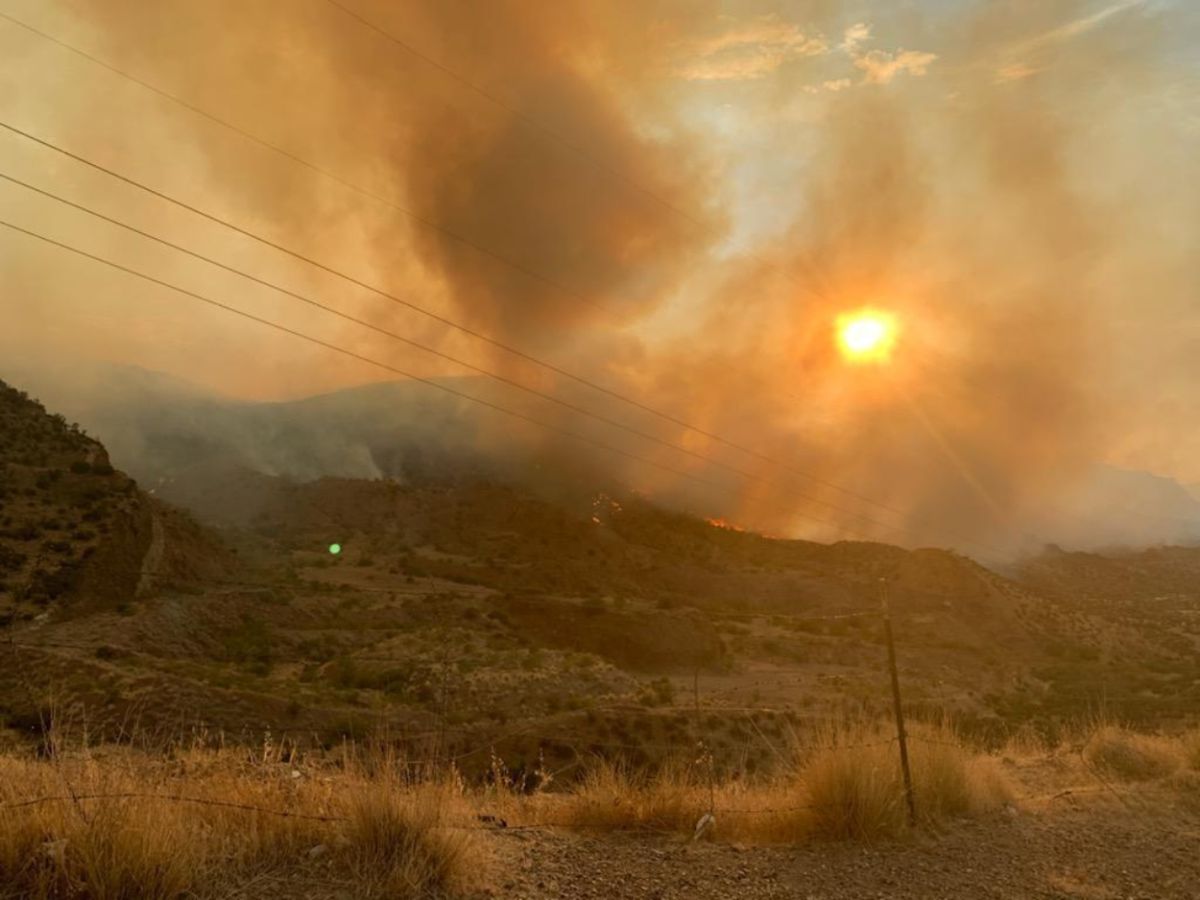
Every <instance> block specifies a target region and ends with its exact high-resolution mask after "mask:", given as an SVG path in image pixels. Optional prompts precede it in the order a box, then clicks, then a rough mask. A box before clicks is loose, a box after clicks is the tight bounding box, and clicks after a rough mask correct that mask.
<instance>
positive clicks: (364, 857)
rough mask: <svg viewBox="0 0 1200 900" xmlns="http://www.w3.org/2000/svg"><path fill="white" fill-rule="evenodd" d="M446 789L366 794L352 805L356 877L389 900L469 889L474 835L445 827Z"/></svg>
mask: <svg viewBox="0 0 1200 900" xmlns="http://www.w3.org/2000/svg"><path fill="white" fill-rule="evenodd" d="M444 794H445V791H444V789H440V788H433V789H428V790H416V791H409V792H407V793H401V792H397V791H379V790H370V789H366V790H362V791H360V792H359V793H358V794H357V795H356V796H354V797H353V799H352V800H351V801H350V803H349V809H348V814H349V815H348V818H349V821H348V823H347V826H346V839H347V840H348V841H349V845H348V848H347V850H348V854H349V858H350V865H351V868H352V870H353V872H354V876H355V878H356V879H357V880H358V882H359V884H360V885H363V886H373V887H376V888H377V889H378V891H379V893H381V894H382V895H383V896H387V897H429V896H441V895H444V894H446V893H449V892H453V891H455V890H457V889H459V888H463V887H466V886H467V883H468V881H469V879H468V877H467V875H468V873H469V872H470V871H471V867H472V863H473V862H474V861H475V860H477V858H478V852H479V847H478V843H477V841H476V838H475V835H474V834H473V833H472V832H471V831H469V830H466V829H465V828H460V829H454V828H446V827H443V824H444V822H443V820H444V817H445V811H444V804H446V803H453V802H455V800H456V798H455V797H452V796H444Z"/></svg>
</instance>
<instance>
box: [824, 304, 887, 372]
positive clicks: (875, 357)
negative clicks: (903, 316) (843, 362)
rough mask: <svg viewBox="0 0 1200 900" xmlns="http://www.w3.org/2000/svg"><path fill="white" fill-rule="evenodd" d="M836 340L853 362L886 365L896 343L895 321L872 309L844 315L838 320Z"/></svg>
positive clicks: (843, 352)
mask: <svg viewBox="0 0 1200 900" xmlns="http://www.w3.org/2000/svg"><path fill="white" fill-rule="evenodd" d="M837 339H838V345H839V346H840V347H841V350H842V355H843V356H845V357H846V359H848V360H849V361H850V362H886V361H887V360H888V358H889V357H890V356H891V353H892V347H893V345H894V344H895V343H896V319H895V317H894V316H893V315H891V314H890V313H885V312H879V311H878V310H873V309H860V310H856V311H854V312H851V313H845V314H843V315H840V316H838V319H837Z"/></svg>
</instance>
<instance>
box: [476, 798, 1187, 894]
mask: <svg viewBox="0 0 1200 900" xmlns="http://www.w3.org/2000/svg"><path fill="white" fill-rule="evenodd" d="M1079 803H1080V801H1077V800H1074V799H1073V798H1065V799H1064V800H1059V801H1057V802H1056V803H1055V804H1054V805H1053V807H1051V806H1049V805H1048V806H1046V807H1045V808H1043V809H1038V810H1024V811H1020V812H1017V811H1016V810H1009V811H1006V812H1005V813H1003V814H1000V815H997V816H995V817H993V818H991V819H988V820H983V821H978V822H963V823H957V824H955V825H954V826H953V829H952V830H951V831H949V832H947V833H945V834H942V835H924V836H920V837H917V838H914V839H912V840H909V841H904V842H899V843H891V844H884V845H879V846H874V847H862V846H853V845H834V844H826V845H814V846H808V847H801V848H742V847H738V846H736V845H733V846H730V845H723V844H720V843H701V844H690V843H684V842H681V841H679V840H677V839H671V840H666V839H662V838H656V837H651V836H644V835H633V834H620V835H613V834H606V835H603V836H590V837H589V836H579V835H577V834H566V833H563V832H542V831H537V832H532V831H524V832H521V831H513V832H509V833H507V834H505V833H503V832H500V833H498V841H497V845H498V846H497V850H496V852H497V855H498V857H499V859H498V860H497V862H498V865H497V866H496V872H497V874H498V878H497V880H496V883H495V884H494V885H493V886H492V888H491V889H490V890H489V891H488V892H485V893H484V894H483V895H482V896H488V897H503V898H514V900H551V898H554V900H560V898H561V900H573V898H580V900H585V898H595V900H611V898H639V900H641V898H645V900H668V898H672V900H674V898H678V900H708V898H713V900H716V898H747V900H759V898H762V900H766V898H772V900H773V898H789V900H790V898H797V900H859V898H889V900H890V898H913V900H916V898H920V900H965V898H976V897H979V898H1004V900H1017V898H1021V900H1026V898H1086V900H1174V898H1179V900H1183V898H1191V900H1195V898H1200V822H1197V820H1196V819H1194V818H1191V817H1187V816H1181V815H1179V814H1176V813H1173V812H1171V811H1159V812H1156V813H1155V812H1147V811H1144V810H1131V809H1129V808H1127V807H1124V806H1121V805H1120V804H1118V803H1116V802H1115V801H1113V802H1111V803H1110V802H1107V801H1105V800H1101V801H1090V802H1088V803H1087V804H1086V805H1084V804H1080V805H1075V804H1079Z"/></svg>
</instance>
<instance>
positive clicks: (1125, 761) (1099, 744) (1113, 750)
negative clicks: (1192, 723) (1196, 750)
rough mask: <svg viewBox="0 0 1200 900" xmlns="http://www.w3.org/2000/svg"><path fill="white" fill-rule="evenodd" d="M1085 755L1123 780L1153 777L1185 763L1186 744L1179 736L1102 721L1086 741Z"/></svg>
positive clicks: (1176, 768) (1086, 758)
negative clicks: (1184, 750)
mask: <svg viewBox="0 0 1200 900" xmlns="http://www.w3.org/2000/svg"><path fill="white" fill-rule="evenodd" d="M1083 758H1084V759H1085V760H1087V762H1088V764H1089V765H1091V766H1093V767H1095V768H1096V769H1097V770H1098V771H1100V772H1101V773H1103V774H1105V775H1109V776H1111V777H1113V778H1119V779H1120V780H1122V781H1153V780H1155V779H1158V778H1165V777H1167V776H1168V775H1171V774H1172V773H1174V772H1175V771H1177V770H1178V769H1179V768H1180V767H1181V766H1182V765H1183V748H1182V743H1181V741H1179V740H1173V739H1171V738H1167V737H1161V736H1158V735H1149V734H1138V733H1137V732H1134V731H1129V730H1127V729H1125V728H1121V727H1119V726H1117V725H1109V724H1102V725H1100V726H1099V727H1097V728H1096V730H1095V731H1094V732H1093V733H1092V735H1091V737H1090V738H1089V739H1088V741H1087V743H1086V744H1085V745H1084V749H1083Z"/></svg>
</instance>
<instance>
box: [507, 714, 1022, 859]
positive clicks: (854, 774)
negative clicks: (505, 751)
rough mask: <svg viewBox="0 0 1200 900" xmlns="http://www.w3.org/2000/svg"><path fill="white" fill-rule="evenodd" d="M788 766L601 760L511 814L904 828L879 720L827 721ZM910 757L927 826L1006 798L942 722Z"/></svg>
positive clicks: (778, 834) (664, 826)
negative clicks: (729, 776)
mask: <svg viewBox="0 0 1200 900" xmlns="http://www.w3.org/2000/svg"><path fill="white" fill-rule="evenodd" d="M798 752H799V756H798V758H797V760H796V762H795V766H794V768H793V770H792V771H790V772H787V773H784V774H781V775H779V776H778V777H775V778H772V779H769V780H763V781H758V782H750V783H747V782H733V783H723V784H718V785H715V786H714V787H713V789H712V792H711V795H710V790H709V787H708V784H707V780H706V778H705V777H704V776H705V774H706V770H705V769H704V768H703V766H697V765H695V764H693V765H692V766H686V765H679V766H673V767H667V768H666V769H665V770H662V771H659V772H656V773H653V774H651V773H644V772H634V771H631V770H629V769H628V768H625V767H622V766H619V765H613V764H610V763H600V764H598V765H597V766H596V767H594V768H593V769H592V770H591V771H590V772H589V773H588V774H587V775H586V776H585V777H584V779H583V781H582V782H581V783H580V784H579V785H578V786H577V787H575V788H574V789H572V790H571V791H570V792H567V793H565V794H558V795H552V796H544V797H536V798H532V799H528V800H526V801H525V802H517V803H516V804H515V808H512V809H511V811H510V813H509V815H510V816H512V817H513V819H514V820H520V821H524V822H527V823H533V824H542V825H559V826H563V827H568V828H601V829H608V828H614V829H615V828H626V829H637V828H648V829H655V830H665V831H671V832H675V833H678V834H681V835H689V836H690V835H692V834H693V832H694V829H695V827H696V824H697V822H698V821H699V820H700V819H701V817H703V816H704V815H705V813H707V812H708V810H709V808H710V804H711V805H712V807H713V809H714V811H715V819H716V824H715V827H714V828H713V829H712V830H711V831H709V832H707V834H708V836H710V837H714V838H717V839H719V840H728V841H739V842H742V843H750V844H794V843H800V842H803V841H807V840H812V839H832V840H843V839H850V840H870V839H874V838H881V837H889V836H896V835H899V834H902V833H904V832H905V831H906V830H907V829H908V820H907V816H908V813H907V807H906V805H905V800H904V789H903V783H902V780H901V777H900V768H899V762H898V756H897V750H896V744H895V742H893V741H891V740H890V737H889V734H888V733H887V732H886V731H884V730H882V729H877V728H875V727H869V726H855V727H848V728H847V727H843V728H838V729H829V730H826V731H824V732H821V733H820V734H818V735H816V736H814V737H813V738H812V739H811V740H810V742H809V744H808V745H807V746H806V747H804V748H802V749H801V750H799V751H798ZM911 761H912V768H913V776H914V782H915V794H916V800H917V808H918V812H919V815H920V820H921V823H922V824H923V825H927V826H928V825H937V824H940V823H944V822H946V821H948V820H950V819H952V818H955V817H959V816H969V815H977V814H980V813H982V812H986V811H987V810H990V809H995V808H996V807H998V806H1000V805H1001V804H1003V803H1004V802H1006V801H1007V800H1008V799H1009V797H1010V792H1009V790H1008V787H1007V784H1006V782H1005V781H1004V779H1003V778H1002V777H1001V775H1000V772H999V769H998V768H997V767H996V766H995V764H994V761H992V760H990V759H987V758H984V757H982V756H980V755H979V754H978V753H975V752H974V751H972V750H971V749H969V748H967V747H966V746H965V745H964V744H963V743H962V742H961V741H960V740H959V739H958V737H957V736H956V735H955V734H954V733H953V731H951V730H950V729H948V728H941V729H935V728H927V727H921V728H918V729H916V730H915V731H914V733H913V741H912V746H911Z"/></svg>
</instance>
